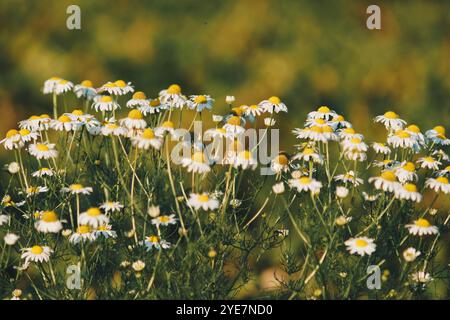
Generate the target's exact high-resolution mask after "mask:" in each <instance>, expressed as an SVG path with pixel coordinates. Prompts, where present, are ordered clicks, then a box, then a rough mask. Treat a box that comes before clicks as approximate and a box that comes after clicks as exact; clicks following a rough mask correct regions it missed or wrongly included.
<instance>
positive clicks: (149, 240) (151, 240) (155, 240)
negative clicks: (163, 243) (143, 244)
mask: <svg viewBox="0 0 450 320" xmlns="http://www.w3.org/2000/svg"><path fill="white" fill-rule="evenodd" d="M147 241H148V242H152V243H158V242H159V237H158V236H149V237H147Z"/></svg>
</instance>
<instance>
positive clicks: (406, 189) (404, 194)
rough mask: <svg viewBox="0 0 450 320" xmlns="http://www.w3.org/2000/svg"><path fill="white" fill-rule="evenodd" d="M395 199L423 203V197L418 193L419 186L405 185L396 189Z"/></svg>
mask: <svg viewBox="0 0 450 320" xmlns="http://www.w3.org/2000/svg"><path fill="white" fill-rule="evenodd" d="M395 197H396V198H397V199H400V200H412V201H415V202H420V201H422V195H421V194H420V193H419V192H418V191H417V186H416V185H415V184H412V183H405V184H404V185H403V186H398V187H397V188H396V189H395Z"/></svg>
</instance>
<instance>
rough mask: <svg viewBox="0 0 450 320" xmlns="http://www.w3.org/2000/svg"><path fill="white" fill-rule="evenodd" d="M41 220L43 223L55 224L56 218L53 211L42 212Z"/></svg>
mask: <svg viewBox="0 0 450 320" xmlns="http://www.w3.org/2000/svg"><path fill="white" fill-rule="evenodd" d="M41 219H42V220H43V221H45V222H56V221H58V216H57V215H56V213H55V211H44V213H42V218H41Z"/></svg>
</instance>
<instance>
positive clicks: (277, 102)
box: [268, 96, 281, 104]
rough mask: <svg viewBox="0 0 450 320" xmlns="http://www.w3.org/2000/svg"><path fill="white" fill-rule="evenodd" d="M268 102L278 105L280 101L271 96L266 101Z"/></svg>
mask: <svg viewBox="0 0 450 320" xmlns="http://www.w3.org/2000/svg"><path fill="white" fill-rule="evenodd" d="M268 100H269V101H270V103H272V104H280V103H281V100H280V98H278V97H277V96H272V97H270V98H269V99H268Z"/></svg>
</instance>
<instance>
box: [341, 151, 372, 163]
mask: <svg viewBox="0 0 450 320" xmlns="http://www.w3.org/2000/svg"><path fill="white" fill-rule="evenodd" d="M344 156H345V158H346V159H347V160H352V161H359V162H363V161H365V160H366V159H367V154H366V153H365V152H359V151H346V152H344Z"/></svg>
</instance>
